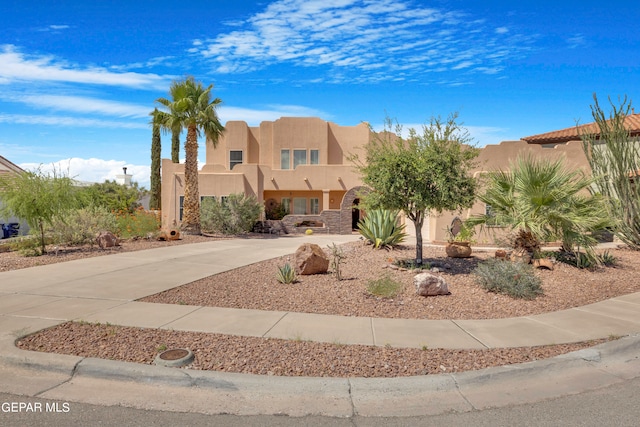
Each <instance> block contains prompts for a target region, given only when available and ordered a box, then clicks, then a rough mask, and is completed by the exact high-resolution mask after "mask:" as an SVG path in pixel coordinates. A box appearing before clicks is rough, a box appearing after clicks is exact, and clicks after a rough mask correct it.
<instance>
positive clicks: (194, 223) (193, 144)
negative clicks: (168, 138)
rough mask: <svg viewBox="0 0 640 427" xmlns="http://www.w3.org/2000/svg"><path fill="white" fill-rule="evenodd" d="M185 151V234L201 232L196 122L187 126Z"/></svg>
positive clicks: (183, 228) (183, 219) (183, 226)
mask: <svg viewBox="0 0 640 427" xmlns="http://www.w3.org/2000/svg"><path fill="white" fill-rule="evenodd" d="M184 153H185V162H184V181H185V185H184V203H183V214H182V227H181V228H182V232H183V233H184V234H201V231H200V200H199V194H200V193H199V191H198V133H197V128H196V125H195V124H189V126H188V128H187V140H186V142H185V144H184Z"/></svg>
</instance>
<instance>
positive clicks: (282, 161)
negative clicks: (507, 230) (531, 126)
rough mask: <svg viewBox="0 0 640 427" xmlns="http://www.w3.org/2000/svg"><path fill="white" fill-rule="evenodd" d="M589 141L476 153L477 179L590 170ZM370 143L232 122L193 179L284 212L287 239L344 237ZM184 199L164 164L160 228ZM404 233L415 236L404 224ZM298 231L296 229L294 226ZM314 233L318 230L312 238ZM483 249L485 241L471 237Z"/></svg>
mask: <svg viewBox="0 0 640 427" xmlns="http://www.w3.org/2000/svg"><path fill="white" fill-rule="evenodd" d="M625 123H626V124H627V127H628V129H629V132H630V134H631V135H632V136H638V135H640V114H631V115H629V116H628V117H627V121H626V122H625ZM585 132H586V133H590V134H594V135H595V136H596V137H597V133H598V128H597V126H595V124H593V123H590V124H586V125H582V126H580V127H576V126H573V127H569V128H566V129H562V130H558V131H553V132H548V133H544V134H540V135H533V136H530V137H525V138H522V139H521V140H519V141H504V142H501V143H500V144H497V145H488V146H486V147H484V148H482V149H481V150H480V155H479V157H478V162H477V167H476V169H475V170H474V171H473V173H474V175H475V176H478V177H479V176H481V175H483V174H486V173H487V172H489V171H493V170H499V169H502V170H506V169H508V167H509V164H510V163H511V162H512V161H514V160H515V159H517V158H518V157H519V156H521V155H527V156H532V157H534V158H549V159H557V158H563V159H564V161H565V164H566V165H567V167H569V168H576V169H583V170H589V164H588V162H587V160H586V157H585V155H584V153H583V150H582V142H581V140H580V135H581V134H582V133H585ZM370 138H371V134H370V131H369V128H368V126H367V124H365V123H362V124H359V125H356V126H339V125H337V124H334V123H331V122H327V121H324V120H321V119H319V118H299V117H295V118H294V117H283V118H280V119H278V120H275V121H265V122H262V123H260V125H259V126H257V127H250V126H248V125H247V124H246V123H245V122H241V121H232V122H228V123H227V124H226V130H225V132H224V134H223V137H222V138H221V139H220V141H219V143H218V145H217V147H216V148H213V145H212V144H210V143H207V144H206V164H205V165H204V166H203V167H202V169H201V171H200V172H199V190H200V196H201V198H204V197H211V196H214V197H225V196H227V195H229V194H231V193H245V194H249V195H254V196H255V197H256V198H257V199H258V200H259V201H260V202H262V203H264V204H265V209H266V210H269V209H271V208H273V207H274V206H277V205H278V204H279V205H281V206H282V207H283V209H285V210H286V212H289V215H287V216H285V217H284V219H283V223H284V225H285V226H286V228H287V229H288V230H289V231H293V232H296V231H304V230H305V229H306V228H309V227H308V226H306V225H308V224H311V225H317V226H318V227H319V228H320V229H321V230H322V231H323V232H326V233H334V234H348V233H351V232H352V230H353V228H355V225H356V223H357V220H358V219H359V218H360V215H361V212H360V211H359V210H358V194H361V190H362V189H363V187H362V185H363V184H362V181H361V179H360V176H359V174H358V172H357V171H356V170H355V168H354V167H353V164H352V163H351V162H350V161H349V160H348V158H349V155H351V154H358V153H361V151H360V150H361V147H363V146H364V145H366V144H367V143H368V142H369V140H370ZM183 194H184V165H183V164H174V163H172V162H171V161H170V160H166V159H164V160H163V162H162V222H163V227H172V226H177V225H179V224H180V220H181V201H182V197H183ZM486 209H487V206H484V204H483V203H481V202H477V203H476V204H475V205H474V206H473V207H472V208H471V209H468V210H466V211H464V212H450V213H443V214H442V215H440V216H432V217H430V218H429V219H428V221H425V225H424V228H423V230H422V235H423V238H424V240H425V241H444V240H446V239H447V232H446V230H447V228H448V227H449V226H450V225H451V223H452V221H453V220H454V218H456V217H460V218H463V219H464V218H467V217H468V216H470V215H472V214H475V213H484V212H485V211H486ZM408 222H409V223H408V224H407V230H406V231H407V232H408V233H410V234H413V233H414V231H415V230H414V229H413V225H412V224H411V222H410V221H408ZM303 223H304V224H305V226H304V227H296V225H297V224H303ZM317 231H319V230H318V229H317V228H316V232H317ZM476 237H477V239H478V243H483V242H486V243H489V242H491V241H492V240H493V238H492V236H491V235H488V234H486V233H485V235H480V236H476Z"/></svg>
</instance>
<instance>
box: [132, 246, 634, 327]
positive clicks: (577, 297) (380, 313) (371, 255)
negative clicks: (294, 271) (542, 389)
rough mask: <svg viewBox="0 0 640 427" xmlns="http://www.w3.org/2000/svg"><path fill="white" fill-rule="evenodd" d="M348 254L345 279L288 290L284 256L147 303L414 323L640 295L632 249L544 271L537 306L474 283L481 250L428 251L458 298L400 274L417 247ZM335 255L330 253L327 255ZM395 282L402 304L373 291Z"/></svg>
mask: <svg viewBox="0 0 640 427" xmlns="http://www.w3.org/2000/svg"><path fill="white" fill-rule="evenodd" d="M342 248H343V251H344V253H345V255H346V258H345V262H344V264H343V265H342V268H341V270H342V271H343V280H340V281H338V280H336V278H335V277H334V276H333V275H332V274H317V275H308V276H298V282H296V283H292V284H282V283H279V282H278V281H277V280H276V271H277V268H278V267H279V266H282V265H284V264H285V263H286V262H290V263H293V255H291V256H285V257H280V258H276V259H272V260H268V261H264V262H260V263H256V264H253V265H249V266H246V267H242V268H239V269H235V270H231V271H227V272H224V273H221V274H217V275H215V276H211V277H207V278H204V279H202V280H198V281H196V282H193V283H189V284H187V285H184V286H179V287H176V288H173V289H170V290H168V291H165V292H162V293H159V294H156V295H151V296H149V297H146V298H143V299H141V301H145V302H155V303H166V304H186V305H197V306H216V307H232V308H246V309H256V310H277V311H292V312H304V313H319V314H335V315H341V316H360V317H386V318H407V319H456V320H462V319H495V318H505V317H518V316H528V315H533V314H540V313H546V312H551V311H558V310H564V309H568V308H572V307H579V306H583V305H587V304H591V303H594V302H597V301H602V300H605V299H608V298H613V297H616V296H619V295H624V294H628V293H632V292H638V291H640V277H639V276H638V274H637V273H638V271H640V259H638V256H637V255H638V254H637V253H636V252H633V251H629V250H621V249H618V250H615V251H613V252H612V253H614V254H615V256H616V258H617V260H618V262H617V265H616V267H609V268H601V269H597V270H595V271H590V270H580V269H578V268H575V267H572V266H569V265H566V264H562V263H557V264H556V265H555V269H554V270H553V271H549V270H545V269H539V270H537V273H536V274H538V275H540V277H541V278H542V281H543V285H542V286H543V289H544V295H541V296H539V297H537V298H536V299H535V300H532V301H528V300H521V299H514V298H511V297H509V296H506V295H499V294H495V293H489V292H487V291H486V290H484V289H483V288H481V287H480V286H479V285H477V284H476V283H475V281H474V275H473V274H472V272H473V270H474V269H475V267H476V266H477V265H478V262H480V261H482V260H483V259H486V258H488V257H492V256H493V252H494V251H482V252H481V251H476V252H474V254H473V257H472V258H460V259H454V258H447V257H446V255H445V252H444V248H442V247H424V253H423V257H424V259H425V262H426V263H430V264H431V265H435V266H437V268H438V269H439V270H441V271H440V272H437V273H434V274H437V275H440V276H442V277H443V278H444V279H445V280H446V282H447V283H448V285H449V291H450V292H451V295H443V296H436V297H421V296H418V295H417V294H416V291H415V287H414V285H413V278H414V276H415V275H416V272H415V271H410V270H407V271H402V270H399V269H393V268H391V267H392V264H393V262H394V261H396V260H407V259H412V258H413V257H415V248H414V247H409V246H401V247H398V248H396V249H394V250H373V249H372V248H371V246H369V245H365V244H364V243H363V242H353V243H348V244H345V245H342ZM325 250H326V251H327V252H328V249H327V248H325ZM385 275H389V276H390V277H392V278H393V279H395V280H396V281H398V282H400V283H402V284H403V285H404V289H403V291H402V292H401V293H400V294H399V295H398V296H397V297H394V298H380V297H376V296H373V295H371V294H369V293H368V292H367V284H368V282H369V281H371V280H375V279H379V278H381V277H384V276H385Z"/></svg>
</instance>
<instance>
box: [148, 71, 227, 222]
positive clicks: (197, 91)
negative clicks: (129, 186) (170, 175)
mask: <svg viewBox="0 0 640 427" xmlns="http://www.w3.org/2000/svg"><path fill="white" fill-rule="evenodd" d="M212 88H213V85H209V86H208V87H207V88H206V89H205V88H204V87H203V86H202V83H200V82H196V81H195V79H194V78H193V77H187V78H186V79H185V80H183V81H174V82H173V83H172V84H171V87H170V89H169V94H170V95H171V99H167V98H158V99H157V100H156V102H157V103H158V104H160V105H161V106H163V107H164V108H165V111H160V112H158V113H157V115H156V118H157V120H158V122H159V123H160V125H161V126H162V128H163V129H164V130H166V131H171V132H173V131H175V130H176V129H184V128H186V129H187V139H186V141H185V144H184V152H185V166H184V180H185V187H184V203H183V215H182V226H181V229H182V231H183V233H185V234H200V194H199V191H198V137H199V136H201V133H204V135H205V137H206V140H207V141H209V142H211V143H212V144H213V146H214V147H216V146H217V145H218V139H219V137H220V135H221V134H222V132H223V131H224V127H223V126H222V124H220V120H219V119H218V114H217V112H216V107H217V106H218V105H219V104H220V103H221V102H222V101H221V100H220V99H219V98H215V99H213V100H212V99H211V89H212Z"/></svg>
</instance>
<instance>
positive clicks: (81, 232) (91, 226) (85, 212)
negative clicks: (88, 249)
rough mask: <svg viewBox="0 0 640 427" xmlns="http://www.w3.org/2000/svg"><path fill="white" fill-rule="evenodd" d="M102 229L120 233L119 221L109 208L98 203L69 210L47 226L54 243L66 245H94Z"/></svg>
mask: <svg viewBox="0 0 640 427" xmlns="http://www.w3.org/2000/svg"><path fill="white" fill-rule="evenodd" d="M101 231H110V232H112V233H114V234H116V233H118V221H117V220H116V216H115V215H114V214H112V213H111V212H109V211H108V210H107V208H105V207H100V206H96V205H90V206H87V207H85V208H81V209H75V210H71V211H68V212H66V213H64V214H63V215H61V216H58V217H56V218H55V219H54V220H53V221H52V223H51V225H50V226H49V227H47V235H48V236H51V238H52V241H53V242H54V243H56V244H66V245H84V244H91V245H93V244H94V243H95V239H96V235H97V234H98V233H99V232H101Z"/></svg>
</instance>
